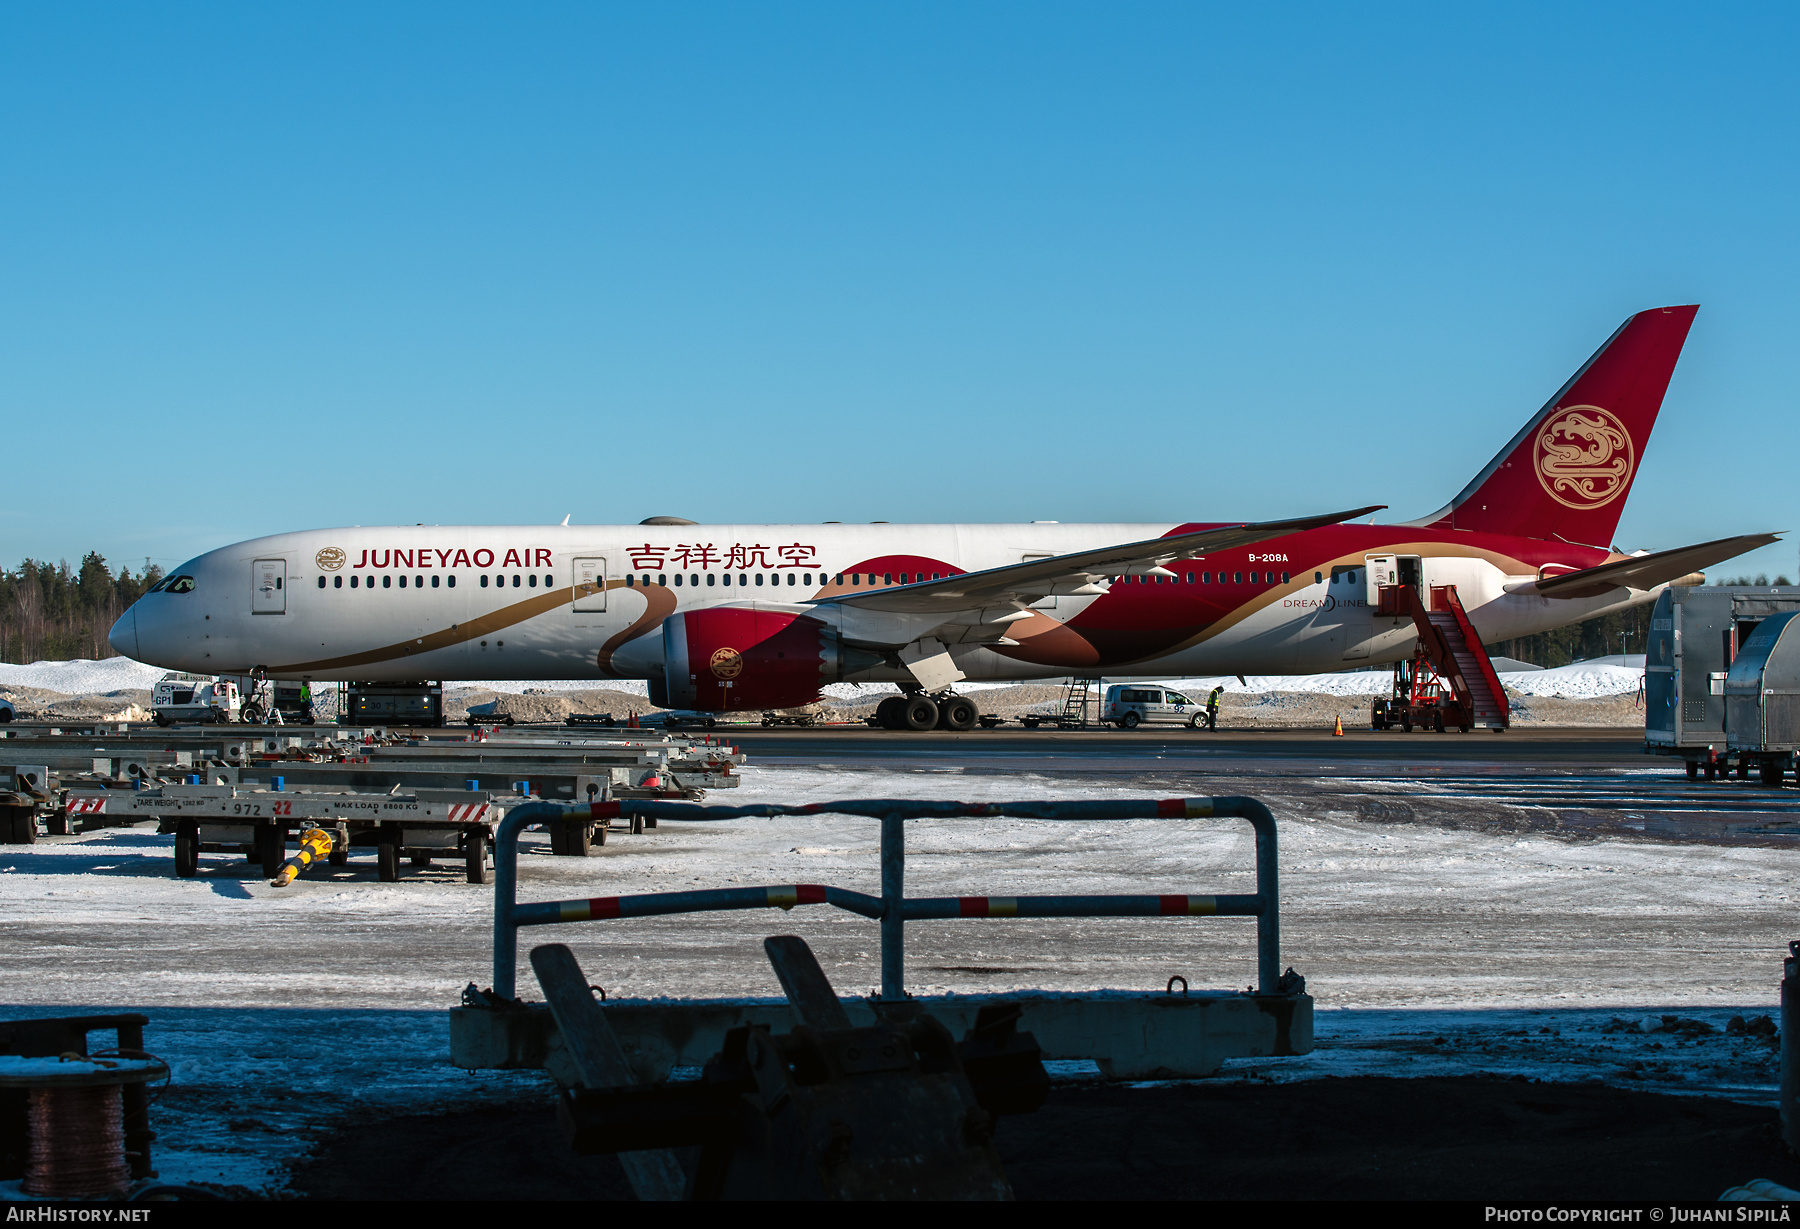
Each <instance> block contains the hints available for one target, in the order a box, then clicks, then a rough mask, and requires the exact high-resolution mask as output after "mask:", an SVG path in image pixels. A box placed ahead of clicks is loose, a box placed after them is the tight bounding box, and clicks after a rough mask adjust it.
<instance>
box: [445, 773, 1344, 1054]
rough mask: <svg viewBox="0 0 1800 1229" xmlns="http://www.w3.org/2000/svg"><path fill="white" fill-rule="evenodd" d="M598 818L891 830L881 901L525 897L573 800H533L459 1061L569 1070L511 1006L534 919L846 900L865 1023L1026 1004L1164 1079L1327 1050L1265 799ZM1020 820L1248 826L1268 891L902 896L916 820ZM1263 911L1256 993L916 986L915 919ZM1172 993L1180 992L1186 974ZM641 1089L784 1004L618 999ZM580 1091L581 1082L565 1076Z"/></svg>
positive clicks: (646, 812) (532, 1021)
mask: <svg viewBox="0 0 1800 1229" xmlns="http://www.w3.org/2000/svg"><path fill="white" fill-rule="evenodd" d="M585 809H587V810H589V811H590V813H593V814H595V815H596V816H598V817H620V816H625V815H643V816H654V817H659V818H662V819H669V820H676V819H681V820H700V821H708V820H726V819H737V818H747V817H770V816H782V815H820V814H841V815H850V816H861V817H865V818H870V819H875V820H878V821H880V824H881V885H882V894H881V895H880V896H870V895H868V894H866V893H862V892H855V891H850V890H848V889H844V888H838V887H832V886H828V885H821V884H786V885H778V886H772V887H742V888H722V889H704V890H698V891H690V892H668V893H654V894H649V895H638V896H612V897H597V898H591V899H587V900H565V901H536V902H530V903H525V904H521V903H518V901H517V900H516V893H517V884H518V836H519V832H520V831H521V830H523V829H524V828H525V827H526V826H527V825H529V824H531V823H535V822H545V821H548V820H551V819H554V818H555V817H557V816H558V815H566V814H569V813H570V812H572V811H574V810H576V808H571V807H563V806H558V805H556V804H554V803H543V802H540V803H530V804H527V805H525V806H520V807H516V808H514V809H513V810H511V811H510V812H509V813H508V814H507V817H506V819H505V820H503V821H502V822H501V824H500V827H499V829H498V830H497V831H496V833H495V848H494V863H495V890H494V967H493V985H492V988H491V989H489V990H487V991H477V990H476V989H475V987H474V986H472V985H471V987H470V989H469V992H467V993H466V994H465V996H464V1002H465V1004H466V1005H465V1006H463V1007H459V1008H455V1009H452V1011H451V1019H450V1027H451V1049H452V1061H453V1062H455V1063H456V1064H457V1065H458V1066H463V1067H468V1068H486V1067H494V1068H509V1067H546V1068H548V1069H549V1070H551V1072H552V1074H556V1073H557V1071H558V1070H559V1068H560V1069H561V1070H563V1071H564V1072H565V1073H566V1071H567V1067H566V1058H565V1057H563V1056H562V1053H561V1050H560V1048H559V1046H560V1043H559V1042H557V1041H556V1040H555V1026H554V1021H553V1020H552V1019H551V1018H550V1016H549V1014H548V1013H547V1012H546V1011H544V1009H543V1008H541V1007H539V1008H532V1007H527V1006H524V1005H522V1004H519V1003H518V1002H517V1001H516V1000H515V998H514V996H515V994H516V990H515V976H516V960H517V955H516V954H517V941H518V931H519V929H520V928H521V927H524V926H540V925H553V924H559V923H573V922H588V921H604V920H608V919H619V918H630V917H648V916H658V915H667V914H678V913H696V912H711V911H716V910H736V909H756V908H769V907H774V908H780V909H791V908H793V907H795V906H796V905H834V906H836V907H838V908H841V909H845V910H848V911H849V912H852V913H856V914H859V915H860V916H862V917H866V918H869V919H872V920H877V921H879V923H880V933H881V939H880V947H881V971H880V982H881V993H880V994H879V995H878V996H875V997H873V998H871V999H869V1000H855V1001H852V1002H850V1003H847V1004H846V1005H845V1006H846V1010H848V1011H849V1013H850V1016H851V1019H852V1021H853V1022H855V1023H857V1024H858V1025H862V1024H869V1023H873V1022H875V1020H876V1019H877V1018H893V1019H903V1018H910V1017H909V1016H908V1015H907V1013H910V1012H913V1011H915V1010H928V1011H929V1012H930V1013H931V1014H932V1015H933V1016H935V1017H936V1018H937V1019H938V1020H939V1021H940V1022H942V1023H943V1024H944V1025H945V1027H947V1028H949V1029H950V1030H951V1031H952V1032H953V1033H954V1032H958V1031H962V1030H967V1029H970V1028H974V1027H976V1024H977V1020H978V1016H979V1013H980V1011H981V1009H982V1008H983V1007H987V1006H992V1005H994V1004H996V1003H1012V1004H1017V1005H1018V1007H1019V1010H1020V1012H1021V1015H1020V1017H1019V1021H1018V1026H1019V1027H1020V1028H1024V1029H1029V1030H1030V1031H1031V1033H1032V1034H1033V1035H1034V1036H1035V1037H1036V1038H1037V1041H1038V1044H1039V1045H1040V1046H1042V1047H1043V1052H1044V1056H1045V1057H1046V1058H1056V1059H1092V1060H1093V1061H1094V1062H1095V1063H1096V1064H1098V1065H1099V1067H1100V1069H1101V1070H1102V1072H1104V1073H1105V1074H1106V1075H1108V1076H1112V1077H1117V1078H1147V1077H1150V1076H1153V1075H1164V1076H1170V1077H1183V1078H1186V1077H1198V1076H1204V1075H1209V1074H1211V1073H1212V1072H1213V1071H1216V1070H1217V1069H1218V1066H1219V1064H1220V1063H1221V1062H1223V1061H1224V1060H1225V1059H1226V1058H1233V1057H1244V1056H1251V1055H1289V1054H1304V1053H1308V1052H1310V1051H1311V1049H1312V999H1311V998H1310V997H1309V996H1307V995H1306V994H1305V979H1304V978H1301V977H1299V976H1298V975H1297V974H1295V973H1294V972H1293V970H1291V969H1289V970H1288V971H1287V972H1286V973H1283V972H1282V971H1281V966H1280V915H1279V901H1278V890H1277V869H1278V868H1277V856H1276V832H1275V821H1274V817H1273V816H1271V815H1270V813H1269V811H1268V809H1267V808H1266V807H1265V806H1263V804H1262V803H1260V802H1258V801H1257V800H1256V799H1254V798H1176V799H1163V800H1153V799H1142V800H1137V799H1119V800H1107V801H1098V802H1088V801H1082V802H1055V801H1031V802H998V803H960V802H916V801H908V800H897V801H880V800H855V801H845V802H828V803H817V804H813V805H810V806H794V807H785V806H767V805H765V806H743V807H723V806H698V805H694V804H690V803H672V802H657V801H646V800H636V799H624V800H620V801H615V802H611V803H604V804H599V805H598V806H596V807H593V808H585ZM1001 817H1013V818H1021V819H1048V820H1063V821H1072V822H1083V823H1087V822H1095V821H1110V820H1128V819H1160V820H1172V821H1178V820H1199V819H1207V818H1222V817H1236V818H1242V819H1245V820H1247V821H1248V822H1249V823H1250V825H1251V827H1252V829H1253V831H1254V832H1255V836H1256V852H1255V867H1256V891H1255V893H1253V894H1248V895H1230V896H1197V895H1192V894H1187V893H1182V894H1161V895H1141V896H1138V895H1133V896H1035V897H1034V896H1018V897H1012V896H972V897H939V898H920V897H908V896H906V895H905V893H904V879H905V827H906V824H907V823H908V822H909V821H910V820H917V819H985V818H1001ZM1230 916H1240V917H1254V918H1255V919H1256V933H1257V976H1256V985H1255V986H1254V987H1253V988H1251V989H1250V990H1249V991H1247V992H1243V993H1229V992H1199V991H1196V992H1193V993H1191V994H1190V993H1188V992H1187V991H1186V990H1185V989H1184V990H1183V992H1182V993H1181V994H1175V993H1172V992H1158V993H1147V994H1133V993H1127V992H1120V991H1107V992H1101V993H1096V994H1053V993H1034V992H1024V993H1018V994H1012V995H1005V996H990V995H956V996H953V997H950V996H947V997H944V998H935V997H933V998H912V997H910V996H908V995H907V993H906V988H905V969H904V955H903V953H904V943H905V938H904V936H905V927H906V924H907V923H908V922H909V921H911V922H921V921H928V920H939V919H976V918H996V919H998V918H1014V917H1142V918H1157V919H1164V920H1171V919H1177V918H1199V917H1230ZM1171 985H1173V982H1171ZM607 1012H608V1016H609V1018H610V1019H611V1020H612V1021H613V1027H614V1028H615V1029H616V1030H617V1031H618V1032H619V1034H620V1037H621V1040H622V1042H623V1044H624V1045H625V1048H626V1051H627V1053H628V1055H629V1056H630V1057H631V1061H632V1064H633V1067H634V1070H636V1071H637V1073H638V1076H639V1078H640V1079H643V1080H645V1081H647V1082H651V1083H654V1082H658V1081H661V1080H663V1079H665V1078H667V1076H668V1074H669V1071H670V1070H671V1069H672V1068H673V1067H675V1066H677V1065H682V1066H698V1065H700V1064H702V1063H704V1062H705V1061H706V1060H707V1058H708V1057H709V1056H710V1055H712V1054H713V1053H715V1052H716V1051H718V1050H719V1049H720V1048H721V1047H722V1045H723V1044H724V1039H725V1034H726V1033H727V1032H728V1031H729V1030H731V1029H734V1028H739V1027H744V1026H750V1025H758V1024H763V1025H772V1026H773V1025H779V1024H781V1023H782V1022H784V1021H785V1020H786V1019H787V1018H788V1015H787V1013H788V1008H787V1006H786V1005H785V1004H769V1003H766V1002H730V1001H724V1002H721V1001H711V1002H706V1001H677V1002H671V1001H668V1000H655V1001H650V1002H644V1003H625V1004H610V1005H609V1006H608V1008H607ZM565 1082H569V1081H565Z"/></svg>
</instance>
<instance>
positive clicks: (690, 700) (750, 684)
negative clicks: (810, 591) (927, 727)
mask: <svg viewBox="0 0 1800 1229" xmlns="http://www.w3.org/2000/svg"><path fill="white" fill-rule="evenodd" d="M662 626H663V671H664V676H665V678H666V679H667V683H668V703H669V705H670V707H672V708H695V709H702V710H705V711H708V712H741V711H745V710H761V709H768V708H794V707H797V706H799V705H802V704H811V703H812V702H813V701H814V700H817V699H818V698H819V689H820V688H821V687H823V686H824V685H825V684H826V683H834V682H836V681H837V680H838V679H840V678H842V677H843V675H842V672H841V667H842V655H841V652H840V649H839V646H838V640H837V636H836V635H835V634H834V633H833V631H832V629H831V628H829V627H827V626H826V625H825V624H824V623H822V622H820V621H819V620H818V619H816V618H813V617H812V616H810V615H806V614H801V613H798V612H796V611H794V610H791V609H781V608H778V607H769V606H755V605H744V606H712V607H709V608H707V609H705V610H691V611H688V612H687V613H685V614H675V615H670V616H669V617H668V618H666V619H664V620H663V625H662Z"/></svg>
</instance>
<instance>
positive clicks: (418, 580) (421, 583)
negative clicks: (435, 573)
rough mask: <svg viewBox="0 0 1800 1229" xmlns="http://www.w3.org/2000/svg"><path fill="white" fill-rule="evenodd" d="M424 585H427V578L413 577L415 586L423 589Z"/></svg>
mask: <svg viewBox="0 0 1800 1229" xmlns="http://www.w3.org/2000/svg"><path fill="white" fill-rule="evenodd" d="M424 587H425V578H424V577H423V576H415V577H413V588H415V589H423V588H424Z"/></svg>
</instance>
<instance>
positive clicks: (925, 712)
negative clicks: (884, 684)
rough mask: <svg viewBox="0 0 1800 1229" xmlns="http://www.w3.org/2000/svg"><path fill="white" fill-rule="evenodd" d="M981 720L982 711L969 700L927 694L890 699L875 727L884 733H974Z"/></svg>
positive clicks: (948, 694) (877, 711)
mask: <svg viewBox="0 0 1800 1229" xmlns="http://www.w3.org/2000/svg"><path fill="white" fill-rule="evenodd" d="M980 720H981V710H980V709H978V708H976V707H975V701H973V700H971V699H969V698H968V697H967V696H959V695H955V694H954V693H951V692H941V693H939V694H938V695H936V696H928V695H926V694H924V693H923V692H913V693H912V694H911V695H904V696H889V697H888V698H887V699H885V700H883V701H882V702H881V703H880V704H879V705H878V706H877V707H876V709H875V724H877V725H879V726H880V727H881V728H882V729H884V730H955V731H959V732H960V731H963V730H972V729H974V728H975V726H976V724H977V723H978V722H979V721H980Z"/></svg>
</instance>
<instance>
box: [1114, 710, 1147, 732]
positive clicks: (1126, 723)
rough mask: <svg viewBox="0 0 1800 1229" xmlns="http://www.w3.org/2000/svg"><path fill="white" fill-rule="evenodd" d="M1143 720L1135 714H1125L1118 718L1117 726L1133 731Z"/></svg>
mask: <svg viewBox="0 0 1800 1229" xmlns="http://www.w3.org/2000/svg"><path fill="white" fill-rule="evenodd" d="M1143 720H1144V719H1143V718H1142V717H1140V716H1138V715H1137V714H1136V713H1126V714H1125V715H1124V716H1123V717H1121V718H1119V724H1120V725H1121V726H1123V727H1124V728H1125V729H1127V730H1135V729H1137V728H1138V726H1139V725H1140V724H1141V723H1142V722H1143Z"/></svg>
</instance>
